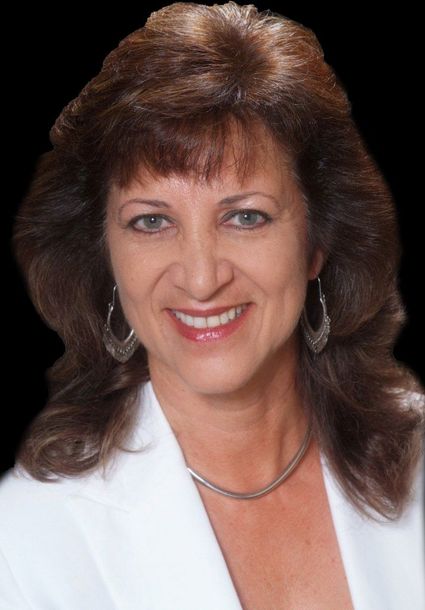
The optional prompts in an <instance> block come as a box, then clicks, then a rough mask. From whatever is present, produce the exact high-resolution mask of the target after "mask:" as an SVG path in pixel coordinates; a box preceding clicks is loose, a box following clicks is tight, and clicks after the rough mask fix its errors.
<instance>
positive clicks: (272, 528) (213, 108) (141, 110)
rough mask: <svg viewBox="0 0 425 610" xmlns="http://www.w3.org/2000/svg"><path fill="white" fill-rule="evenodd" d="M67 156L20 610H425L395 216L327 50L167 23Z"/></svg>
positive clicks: (32, 243)
mask: <svg viewBox="0 0 425 610" xmlns="http://www.w3.org/2000/svg"><path fill="white" fill-rule="evenodd" d="M51 141H52V144H53V149H52V150H51V151H49V152H48V153H46V154H44V155H42V157H41V159H40V162H39V164H38V166H37V170H36V173H35V175H34V178H33V182H32V184H31V187H30V189H29V191H28V193H27V195H26V197H25V199H24V201H23V202H22V204H21V209H20V211H19V214H18V216H17V218H16V226H15V233H14V245H15V253H16V258H17V261H18V262H19V264H20V267H21V269H22V272H23V275H24V277H25V278H26V280H27V285H28V290H29V293H30V295H31V297H32V300H33V302H34V305H35V307H36V308H37V310H38V312H39V313H40V315H41V316H42V317H43V319H44V320H45V321H46V323H47V324H48V325H49V326H50V327H52V328H53V329H55V330H56V331H57V332H58V333H59V335H60V336H61V338H62V339H63V341H64V344H65V347H66V350H65V353H64V355H63V357H62V358H61V359H60V360H59V361H58V362H57V363H55V365H54V366H53V367H52V368H51V369H50V370H49V382H50V394H49V401H48V404H47V405H46V407H45V409H44V410H43V412H42V413H41V414H40V416H39V417H38V418H36V420H35V421H34V422H33V423H32V426H31V427H30V429H29V430H28V433H27V436H26V438H25V440H24V442H23V444H22V446H21V448H20V451H19V454H18V456H17V457H18V460H17V465H16V467H15V469H14V470H11V471H10V472H8V473H7V475H6V476H5V477H4V479H3V481H2V482H1V486H0V511H1V523H2V526H1V530H0V550H1V562H2V567H1V576H0V600H1V602H2V603H1V604H0V605H1V607H2V608H3V607H4V608H37V609H44V608H48V607H49V608H64V609H68V608H69V609H71V608H72V609H73V610H74V609H75V608H79V609H85V608H87V609H89V608H90V610H93V609H101V610H109V609H112V608H114V609H115V608H119V609H121V608H122V609H126V610H127V609H133V608H134V609H136V608H137V609H140V608H142V609H146V610H164V609H168V608H170V609H171V608H172V609H181V610H191V609H193V610H195V609H197V610H198V609H199V608H202V609H203V610H209V609H211V610H212V609H214V610H216V609H217V608H220V609H221V608H224V609H226V610H236V609H240V608H244V609H248V610H251V609H255V610H259V609H267V610H270V609H271V608H273V609H274V608H276V609H277V608H279V609H286V608H290V609H293V608H303V609H307V608H314V609H317V608H326V609H330V608H338V609H341V608H343V609H351V608H354V609H355V610H364V609H372V608H373V610H376V609H379V608H382V609H385V610H389V609H394V610H395V609H401V608H403V609H404V608H409V609H416V608H417V609H419V608H422V607H423V604H424V603H425V592H424V585H423V581H422V576H421V575H422V573H423V569H424V557H423V545H422V542H421V532H422V526H423V510H422V506H421V501H422V477H423V467H422V464H423V462H422V456H423V422H424V395H423V389H422V388H421V387H420V384H419V383H418V381H417V380H416V379H415V378H414V377H413V375H412V374H411V373H410V372H409V371H408V370H407V369H406V368H405V367H403V366H402V365H400V363H398V362H396V361H395V360H394V358H393V356H392V347H393V345H394V342H395V339H396V337H397V335H398V332H399V330H400V328H401V325H402V324H403V322H404V320H405V314H404V310H403V306H402V303H401V299H400V295H399V293H398V290H397V272H398V265H399V260H400V246H399V241H398V229H397V220H396V214H395V208H394V202H393V200H392V196H391V193H390V192H389V189H388V187H387V185H386V183H385V180H384V178H383V177H382V175H381V174H380V172H379V169H378V168H377V166H376V164H375V163H374V161H373V159H372V158H371V156H370V155H369V154H368V152H367V150H366V147H365V145H364V143H363V141H362V139H361V137H360V135H359V133H358V131H357V129H356V127H355V125H354V122H353V119H352V117H351V112H350V103H349V101H348V99H347V96H346V94H345V92H344V90H343V88H342V86H341V83H340V82H339V81H338V79H337V77H336V75H335V74H334V72H333V71H332V69H331V68H330V66H329V65H328V64H327V63H326V62H324V60H323V53H322V51H321V47H320V45H319V43H318V41H317V39H316V37H315V35H314V34H313V33H312V32H311V30H309V29H307V28H305V27H304V26H302V25H300V24H298V23H296V22H294V21H292V20H290V19H287V18H285V17H282V16H280V15H276V14H272V13H267V12H266V13H259V12H258V11H257V10H256V9H255V7H254V6H252V5H249V6H238V5H237V4H235V3H233V2H229V3H227V4H224V5H221V6H220V5H214V6H212V7H207V6H203V5H196V4H191V3H176V4H173V5H171V6H168V7H165V8H163V9H161V10H159V11H157V12H155V13H153V14H152V15H151V16H150V18H149V19H148V21H147V23H146V25H145V26H144V27H143V28H141V29H140V30H137V31H135V32H133V33H132V34H130V35H129V36H127V37H126V38H125V39H124V40H123V41H122V42H121V43H120V44H119V46H118V47H117V48H116V49H115V50H113V51H112V52H111V53H110V54H109V55H108V57H107V58H106V59H105V61H104V64H103V66H102V70H101V71H100V73H99V74H98V75H97V76H96V77H95V78H94V79H93V80H92V81H90V82H89V83H88V84H87V86H86V87H85V88H84V89H83V90H82V91H81V93H80V95H79V96H78V98H76V99H75V100H73V101H72V102H71V103H70V104H68V106H67V107H65V108H64V110H63V112H62V113H61V115H60V116H59V118H58V119H57V121H56V123H55V125H54V127H53V129H52V131H51Z"/></svg>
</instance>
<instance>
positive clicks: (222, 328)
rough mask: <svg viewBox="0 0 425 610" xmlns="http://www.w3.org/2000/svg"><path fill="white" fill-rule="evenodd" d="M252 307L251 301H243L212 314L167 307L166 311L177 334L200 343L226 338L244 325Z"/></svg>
mask: <svg viewBox="0 0 425 610" xmlns="http://www.w3.org/2000/svg"><path fill="white" fill-rule="evenodd" d="M252 308H253V303H244V304H242V305H235V306H234V307H230V308H229V309H228V310H227V311H221V313H219V314H217V315H212V316H194V315H189V314H186V313H184V312H182V311H179V310H178V309H167V310H166V312H167V313H168V315H169V318H170V320H171V322H172V325H173V327H174V328H175V329H176V330H177V332H178V333H179V335H181V336H182V337H184V338H185V339H189V341H192V342H194V343H197V344H198V345H202V344H208V343H210V342H211V341H212V342H216V341H222V340H228V338H229V337H230V336H231V335H234V334H235V333H236V332H237V331H238V329H240V328H241V327H242V326H243V325H244V323H245V320H246V318H247V317H249V312H250V311H251V310H252ZM218 309H219V308H218ZM229 340H230V339H229Z"/></svg>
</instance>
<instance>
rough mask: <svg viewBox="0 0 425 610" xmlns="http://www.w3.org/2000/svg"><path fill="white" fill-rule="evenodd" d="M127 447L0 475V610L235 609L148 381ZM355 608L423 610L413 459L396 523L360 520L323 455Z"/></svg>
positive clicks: (419, 494)
mask: <svg viewBox="0 0 425 610" xmlns="http://www.w3.org/2000/svg"><path fill="white" fill-rule="evenodd" d="M141 390H142V391H141V393H140V397H141V399H140V405H139V407H140V408H139V420H138V424H137V426H136V428H135V433H134V436H133V441H134V446H136V445H137V444H138V443H139V444H140V441H142V442H143V443H144V444H146V442H147V441H148V440H149V441H150V442H151V445H150V448H149V449H148V450H145V451H144V452H143V453H134V454H128V453H120V455H119V457H118V458H117V460H116V461H115V466H114V469H113V470H112V471H111V473H110V475H109V477H108V479H107V480H104V479H102V477H101V475H100V474H99V473H96V474H91V475H89V476H86V477H84V478H78V479H65V478H64V479H62V480H61V482H60V483H41V482H39V481H36V480H34V479H31V478H29V477H28V475H27V478H25V477H24V476H23V475H20V474H19V472H18V471H17V470H16V469H13V470H9V471H8V472H7V473H6V475H4V476H3V479H2V480H1V481H0V608H1V610H30V609H31V610H241V608H242V606H241V603H240V601H239V599H238V596H237V593H236V590H235V588H234V585H233V583H232V580H231V577H230V574H229V571H228V568H227V565H226V562H225V560H224V557H223V554H222V552H221V549H220V546H219V544H218V541H217V539H216V536H215V534H214V530H213V528H212V526H211V523H210V521H209V518H208V515H207V512H206V509H205V507H204V505H203V502H202V500H201V496H200V494H199V491H198V489H197V487H196V484H195V483H194V481H193V479H192V477H191V475H190V473H189V472H188V470H187V469H186V465H185V461H184V456H183V453H182V451H181V448H180V446H179V444H178V442H177V439H176V437H175V435H174V432H173V431H172V429H171V427H170V425H169V423H168V420H167V419H166V417H165V415H164V413H163V411H162V409H161V406H160V405H159V403H158V400H157V398H156V396H155V393H154V391H153V388H152V384H151V382H148V383H147V384H146V385H145V386H144V387H143V388H141ZM322 467H323V473H324V476H325V484H326V491H327V494H328V498H329V503H330V507H331V512H332V517H333V521H334V525H335V529H336V533H337V538H338V543H339V546H340V549H341V554H342V560H343V564H344V567H345V571H346V575H347V578H348V583H349V588H350V591H351V596H352V600H353V605H354V608H355V610H424V609H425V578H424V575H425V557H424V541H423V533H424V530H423V527H424V523H423V521H424V511H423V464H422V465H421V468H420V469H418V475H417V478H416V483H415V490H414V497H413V500H412V503H411V505H410V508H409V509H408V510H407V511H406V512H405V514H404V516H403V517H402V518H401V519H400V520H399V521H398V522H387V523H382V524H381V523H380V524H377V523H375V522H372V521H368V520H366V519H364V518H362V517H361V516H360V515H359V513H357V512H356V511H355V510H354V509H353V508H352V506H351V504H350V503H349V502H348V501H347V500H346V498H345V497H344V495H343V494H342V492H341V491H340V489H339V488H338V487H337V486H336V484H335V481H334V479H333V477H332V475H331V473H330V470H328V467H327V465H326V461H325V459H324V458H323V457H322Z"/></svg>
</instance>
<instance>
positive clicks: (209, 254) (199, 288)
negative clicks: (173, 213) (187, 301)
mask: <svg viewBox="0 0 425 610" xmlns="http://www.w3.org/2000/svg"><path fill="white" fill-rule="evenodd" d="M171 274H172V281H173V283H174V285H175V286H176V287H178V288H181V289H183V290H184V291H185V292H186V293H187V295H189V296H190V297H191V298H192V299H194V300H197V301H206V300H208V299H210V298H211V297H213V296H214V295H215V293H216V292H218V291H219V290H220V289H221V288H223V287H224V286H226V284H228V283H229V282H231V281H232V279H233V276H234V270H233V264H232V263H231V261H230V260H229V259H228V258H226V257H225V256H224V253H223V252H221V251H220V247H219V244H218V243H217V238H216V236H215V235H214V234H209V235H205V233H202V234H200V233H199V234H196V235H190V236H187V235H186V236H185V239H184V240H182V242H181V243H180V248H179V253H178V260H177V261H176V262H175V263H174V264H173V265H172V268H171Z"/></svg>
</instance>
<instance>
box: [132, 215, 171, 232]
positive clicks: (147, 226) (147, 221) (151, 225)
mask: <svg viewBox="0 0 425 610" xmlns="http://www.w3.org/2000/svg"><path fill="white" fill-rule="evenodd" d="M163 220H165V217H164V216H161V215H160V214H143V215H142V216H137V217H136V218H133V220H131V221H130V223H129V224H130V226H131V227H133V229H134V230H135V231H140V232H141V233H158V232H159V231H161V230H163V229H162V228H161V226H162V225H161V223H162V221H163ZM140 223H142V225H141V227H140V228H139V226H140Z"/></svg>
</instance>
